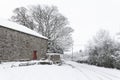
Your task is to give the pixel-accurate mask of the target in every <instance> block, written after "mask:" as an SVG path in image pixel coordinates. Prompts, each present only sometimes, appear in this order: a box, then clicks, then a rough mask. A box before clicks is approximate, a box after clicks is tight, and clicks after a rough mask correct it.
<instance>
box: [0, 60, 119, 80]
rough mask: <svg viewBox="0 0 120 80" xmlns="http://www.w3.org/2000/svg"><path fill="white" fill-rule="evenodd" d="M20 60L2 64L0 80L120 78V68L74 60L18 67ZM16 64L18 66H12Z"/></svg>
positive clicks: (91, 79)
mask: <svg viewBox="0 0 120 80" xmlns="http://www.w3.org/2000/svg"><path fill="white" fill-rule="evenodd" d="M30 63H31V62H30ZM18 64H20V62H14V63H4V64H0V80H120V70H116V69H108V68H101V67H96V66H91V65H87V64H80V63H76V62H72V61H65V64H63V65H61V66H57V65H38V64H35V65H31V66H22V67H18V66H17V65H18ZM12 65H14V66H16V67H12V68H11V66H12Z"/></svg>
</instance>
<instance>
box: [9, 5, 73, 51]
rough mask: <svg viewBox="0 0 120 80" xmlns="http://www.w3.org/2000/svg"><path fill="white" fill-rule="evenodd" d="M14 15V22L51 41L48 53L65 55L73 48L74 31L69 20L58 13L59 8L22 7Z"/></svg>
mask: <svg viewBox="0 0 120 80" xmlns="http://www.w3.org/2000/svg"><path fill="white" fill-rule="evenodd" d="M14 13H15V14H14V15H13V16H12V17H11V20H12V21H14V22H17V23H19V24H21V25H24V26H26V27H28V28H30V29H33V30H36V31H37V32H38V33H40V34H42V35H43V36H46V37H47V38H48V39H49V42H48V51H50V52H60V53H63V52H64V51H66V50H68V49H69V48H70V47H71V44H72V42H73V41H72V37H71V33H72V32H73V29H72V28H70V27H68V20H67V18H66V17H64V16H63V15H62V14H60V13H59V12H58V9H57V7H55V6H52V7H49V6H40V5H37V6H31V7H30V8H29V9H27V8H25V7H20V8H16V9H15V10H14Z"/></svg>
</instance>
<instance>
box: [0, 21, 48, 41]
mask: <svg viewBox="0 0 120 80" xmlns="http://www.w3.org/2000/svg"><path fill="white" fill-rule="evenodd" d="M0 25H1V26H2V27H6V28H9V29H13V30H16V31H20V32H23V33H26V34H30V35H33V36H37V37H40V38H44V39H48V38H47V37H45V36H42V35H41V34H39V33H37V32H35V31H33V30H31V29H29V28H27V27H25V26H22V25H19V24H17V23H15V22H12V21H8V20H4V19H3V20H2V19H0Z"/></svg>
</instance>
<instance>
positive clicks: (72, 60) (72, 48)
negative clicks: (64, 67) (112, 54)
mask: <svg viewBox="0 0 120 80" xmlns="http://www.w3.org/2000/svg"><path fill="white" fill-rule="evenodd" d="M72 61H73V44H72Z"/></svg>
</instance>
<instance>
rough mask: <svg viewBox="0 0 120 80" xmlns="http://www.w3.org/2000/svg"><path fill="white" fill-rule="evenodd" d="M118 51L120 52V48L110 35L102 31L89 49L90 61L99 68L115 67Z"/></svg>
mask: <svg viewBox="0 0 120 80" xmlns="http://www.w3.org/2000/svg"><path fill="white" fill-rule="evenodd" d="M116 51H119V48H118V46H117V44H116V43H115V41H114V40H113V39H112V38H111V37H110V35H109V33H108V32H107V31H105V30H100V31H99V32H98V33H97V35H96V36H95V37H94V39H93V41H92V42H91V45H89V47H88V53H89V60H88V61H89V63H90V64H94V65H98V66H104V67H114V65H113V63H114V62H115V58H114V56H115V53H116Z"/></svg>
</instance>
